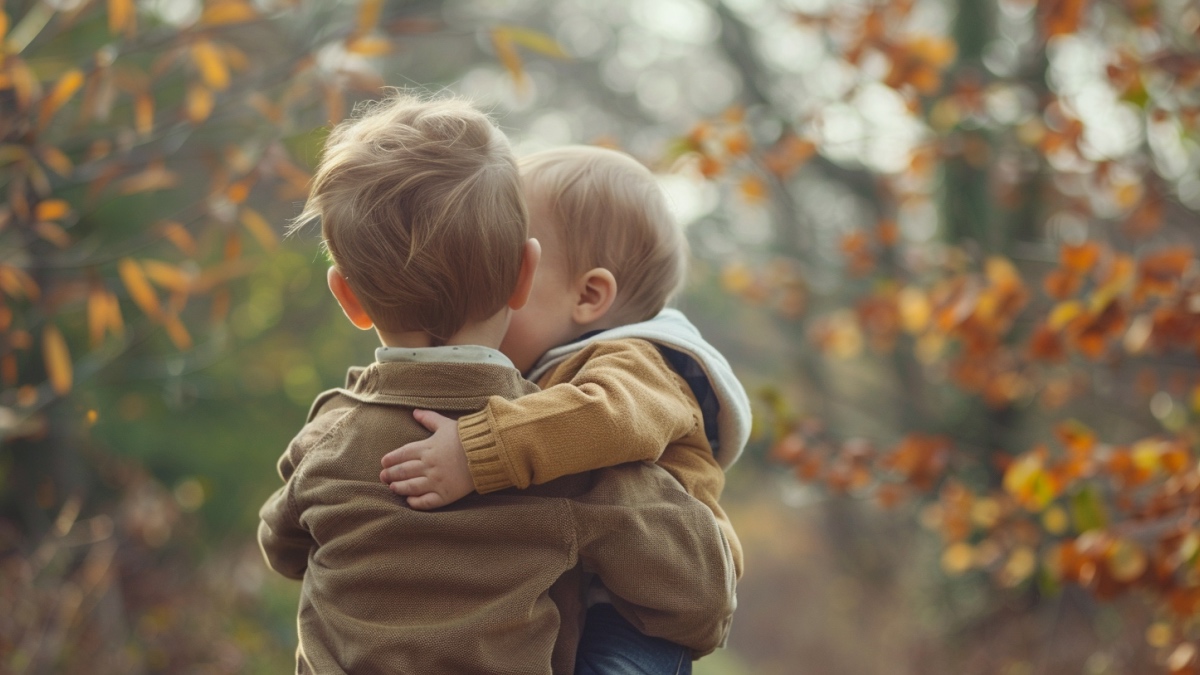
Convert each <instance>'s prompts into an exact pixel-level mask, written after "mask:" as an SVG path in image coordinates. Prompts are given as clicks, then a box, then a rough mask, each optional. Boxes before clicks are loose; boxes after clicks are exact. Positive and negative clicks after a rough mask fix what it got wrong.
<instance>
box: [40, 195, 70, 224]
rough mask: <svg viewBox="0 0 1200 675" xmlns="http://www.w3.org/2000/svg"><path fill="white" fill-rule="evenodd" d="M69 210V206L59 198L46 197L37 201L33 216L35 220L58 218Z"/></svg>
mask: <svg viewBox="0 0 1200 675" xmlns="http://www.w3.org/2000/svg"><path fill="white" fill-rule="evenodd" d="M70 212H71V206H70V205H69V204H67V202H65V201H63V200H61V199H47V200H46V201H44V202H38V205H37V207H35V208H34V209H33V217H34V218H35V219H37V220H58V219H60V218H62V217H63V216H65V215H67V214H68V213H70Z"/></svg>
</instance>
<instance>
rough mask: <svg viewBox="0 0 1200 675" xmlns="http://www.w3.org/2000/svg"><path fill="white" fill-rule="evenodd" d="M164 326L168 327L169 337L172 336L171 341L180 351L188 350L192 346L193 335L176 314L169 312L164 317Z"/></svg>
mask: <svg viewBox="0 0 1200 675" xmlns="http://www.w3.org/2000/svg"><path fill="white" fill-rule="evenodd" d="M163 327H164V328H166V329H167V337H169V338H171V342H173V343H174V344H175V347H176V348H177V349H179V350H180V351H186V350H188V349H191V348H192V336H191V335H189V334H188V331H187V328H185V327H184V325H183V322H182V321H180V320H179V317H177V316H175V315H174V314H168V315H166V316H164V317H163Z"/></svg>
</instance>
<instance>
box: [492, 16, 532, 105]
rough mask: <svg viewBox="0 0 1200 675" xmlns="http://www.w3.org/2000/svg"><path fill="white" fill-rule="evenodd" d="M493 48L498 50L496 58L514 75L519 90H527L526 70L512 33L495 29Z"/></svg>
mask: <svg viewBox="0 0 1200 675" xmlns="http://www.w3.org/2000/svg"><path fill="white" fill-rule="evenodd" d="M492 46H493V47H495V49H496V58H498V59H500V63H502V64H503V65H504V67H505V68H506V69H508V72H509V74H510V75H512V78H513V82H515V83H516V85H517V89H519V90H523V89H524V88H525V69H524V68H523V67H522V66H521V55H520V54H518V53H517V48H516V45H514V44H513V39H512V32H511V31H509V30H508V29H507V28H504V27H497V28H493V29H492Z"/></svg>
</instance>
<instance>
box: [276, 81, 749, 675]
mask: <svg viewBox="0 0 1200 675" xmlns="http://www.w3.org/2000/svg"><path fill="white" fill-rule="evenodd" d="M314 218H319V219H320V220H321V224H322V233H323V236H324V239H325V242H326V244H327V246H328V248H329V253H330V255H331V257H332V258H333V262H334V266H333V267H332V268H331V269H330V270H329V286H330V290H331V291H332V292H333V295H334V296H335V297H336V299H337V301H338V302H339V304H340V305H341V307H342V309H343V310H344V312H345V314H346V316H347V318H348V319H349V320H350V321H351V322H352V323H354V325H355V326H357V327H359V328H361V329H364V330H369V329H374V330H375V331H376V332H377V333H378V335H379V338H380V340H381V342H382V343H383V345H384V346H383V347H381V348H379V349H378V350H376V354H375V357H376V359H375V363H373V364H372V365H370V366H368V367H367V368H365V369H353V370H352V371H351V373H350V375H349V377H348V379H347V385H346V387H345V388H344V389H338V390H333V391H329V392H325V393H324V394H321V395H320V396H319V397H318V398H317V400H316V401H315V402H314V403H313V407H312V410H311V412H310V413H309V417H308V423H307V424H306V425H305V426H304V428H303V429H301V431H300V433H299V434H298V435H297V436H296V438H295V439H294V440H293V441H292V443H291V444H290V445H289V447H288V449H287V451H286V452H285V453H284V454H283V456H282V457H281V458H280V461H279V472H280V475H281V477H282V478H283V480H284V486H283V487H282V488H280V489H279V490H278V491H277V492H276V493H275V494H274V495H273V496H272V497H271V498H270V499H269V500H268V501H267V503H266V504H265V505H264V506H263V508H262V511H261V513H260V515H261V522H260V526H259V542H260V545H261V547H262V550H263V553H264V556H265V558H266V560H267V562H268V564H269V565H270V566H271V567H272V568H273V569H275V570H276V571H278V572H280V573H281V574H284V575H285V576H288V577H291V578H296V579H302V580H303V587H302V590H301V599H300V608H299V617H298V631H299V638H300V645H299V648H298V650H297V672H300V673H349V672H352V673H377V672H378V673H383V672H404V673H410V672H411V673H434V672H447V673H448V672H455V673H472V672H480V673H484V672H486V673H552V672H553V673H567V672H570V671H571V669H572V667H573V660H574V654H575V649H576V643H577V641H578V637H579V630H580V624H581V622H582V615H583V611H584V609H583V606H582V602H581V598H582V595H583V592H584V588H585V586H586V585H587V584H588V581H589V579H590V578H591V575H597V576H598V577H599V578H600V579H602V580H603V583H604V584H605V586H606V587H607V588H608V589H609V590H611V591H612V593H613V595H614V602H615V603H617V604H618V606H620V607H621V608H622V611H624V612H628V613H629V614H630V615H632V616H637V617H640V619H639V620H644V621H645V622H647V623H648V624H649V625H651V626H653V628H652V629H651V630H654V631H659V630H662V631H668V632H670V633H672V636H671V638H670V639H673V640H676V641H679V642H681V643H683V644H689V645H690V646H691V647H692V648H693V649H702V650H704V649H712V648H713V647H714V646H716V645H717V644H719V643H720V642H721V641H722V640H723V639H724V635H725V631H726V629H727V626H728V620H729V615H730V613H731V612H732V606H731V603H732V579H733V569H732V560H731V557H730V551H729V548H728V545H727V544H726V543H725V542H724V538H723V536H722V534H721V532H720V530H719V528H718V526H717V524H716V522H715V521H714V520H713V518H712V515H711V514H710V513H709V512H708V510H707V509H706V508H705V507H704V506H703V505H702V504H700V503H699V502H697V501H696V500H694V499H692V498H690V497H688V495H687V494H686V493H685V492H684V491H683V490H682V489H681V488H680V487H679V485H678V483H677V482H676V481H675V480H674V479H672V478H671V477H670V475H669V474H667V473H666V472H665V471H662V470H661V469H659V468H658V467H655V466H653V465H651V464H640V465H628V466H625V467H619V468H617V469H606V470H603V471H596V472H592V473H590V474H586V475H580V476H572V477H569V478H567V479H563V480H556V481H551V482H549V483H546V484H544V485H542V486H539V487H538V488H537V489H536V490H527V491H522V492H520V493H516V492H513V491H509V492H507V493H500V494H494V495H487V496H480V495H473V496H470V497H467V498H466V499H463V500H462V501H461V502H459V503H458V504H456V505H455V506H454V507H453V508H449V509H443V510H441V511H438V512H435V513H427V512H421V511H417V510H414V509H412V508H410V507H409V506H408V505H407V504H405V503H404V500H403V499H402V498H399V497H397V496H396V495H394V494H392V493H391V492H390V491H389V490H388V488H387V487H386V486H384V485H381V484H380V483H379V482H378V469H379V463H380V458H381V457H382V455H383V454H384V453H385V452H386V451H387V450H389V449H391V448H394V447H396V446H397V445H403V444H406V443H409V442H411V441H414V440H416V439H418V438H421V437H423V436H425V435H426V432H425V430H424V429H422V428H421V427H420V426H419V425H417V424H416V423H415V422H414V421H413V418H412V415H413V411H414V410H415V409H416V408H423V409H431V410H437V411H439V412H440V413H441V414H443V415H447V416H450V417H455V416H458V415H462V414H465V413H469V412H473V411H476V410H478V409H480V408H481V407H483V405H484V404H486V403H487V402H488V401H489V400H491V398H497V397H498V398H502V399H506V400H507V399H513V398H516V397H518V396H521V395H523V394H528V393H531V392H533V391H536V388H535V387H533V386H532V385H530V384H528V383H527V382H525V381H524V380H522V379H521V377H520V373H519V371H517V370H516V369H515V368H513V367H512V364H511V362H510V361H509V360H508V359H507V358H506V357H504V355H503V354H501V353H500V352H499V351H497V350H496V349H495V347H497V346H498V345H499V344H500V341H501V339H502V337H503V335H504V333H505V332H506V331H507V329H508V326H509V323H510V321H511V318H512V316H513V313H514V312H515V311H516V310H518V309H520V308H521V307H522V306H524V305H525V303H526V302H527V300H528V297H529V293H530V290H531V287H532V283H533V278H534V270H535V269H536V267H537V263H538V259H539V247H538V244H537V242H536V241H535V240H531V239H527V230H526V227H527V225H526V221H527V218H526V211H525V206H524V204H523V201H522V198H521V194H520V189H519V179H518V174H517V169H516V165H515V162H514V160H513V158H512V155H511V151H510V149H509V147H508V143H507V141H506V140H505V139H504V137H503V135H502V134H501V133H499V131H498V130H497V129H496V128H495V127H494V126H493V125H492V123H491V122H490V120H488V119H487V117H486V116H484V115H482V114H480V113H479V112H477V111H475V110H474V109H472V108H471V107H470V106H468V105H466V104H465V103H462V102H460V101H453V100H440V101H422V100H418V99H414V98H410V97H405V96H395V97H393V98H392V99H390V100H388V101H385V102H383V103H380V104H378V105H376V106H374V107H372V108H370V109H368V110H367V111H366V112H365V113H364V114H363V115H362V116H360V117H359V118H358V119H355V120H352V121H349V122H346V123H343V124H342V125H340V126H338V127H337V128H336V129H335V130H334V131H333V133H332V134H331V135H330V137H329V140H328V142H327V145H326V149H325V155H324V157H323V158H322V161H321V165H320V167H319V168H318V171H317V173H316V175H315V176H314V179H313V186H312V191H311V194H310V197H309V201H308V204H307V206H306V208H305V211H304V213H303V214H302V215H301V217H300V219H299V223H301V224H302V223H304V222H307V221H309V220H312V219H314ZM647 574H649V575H651V577H652V578H656V579H657V580H658V581H657V584H661V585H662V586H663V587H667V586H669V583H670V580H671V579H674V578H678V577H681V576H687V577H689V578H691V576H692V575H697V578H698V579H699V586H698V587H697V589H696V590H697V593H695V594H690V595H688V596H681V595H679V594H675V593H669V592H664V591H663V590H662V588H659V589H657V590H656V589H654V588H652V587H650V586H644V585H643V584H642V581H643V580H644V579H645V577H646V575H647Z"/></svg>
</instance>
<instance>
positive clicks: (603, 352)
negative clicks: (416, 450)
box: [458, 339, 742, 578]
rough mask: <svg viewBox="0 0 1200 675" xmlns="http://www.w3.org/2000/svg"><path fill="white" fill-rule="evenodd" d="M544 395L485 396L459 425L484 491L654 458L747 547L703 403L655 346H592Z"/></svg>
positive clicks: (736, 553)
mask: <svg viewBox="0 0 1200 675" xmlns="http://www.w3.org/2000/svg"><path fill="white" fill-rule="evenodd" d="M538 385H539V386H540V387H542V391H540V392H537V393H534V394H529V395H527V396H522V397H520V398H517V399H513V400H509V399H506V398H503V397H500V396H493V397H491V398H489V399H488V403H487V406H485V407H484V408H483V409H482V410H480V411H479V412H477V413H474V414H470V415H465V416H463V417H462V418H460V419H459V427H458V433H459V438H460V439H461V440H462V444H463V448H464V449H465V450H466V452H467V463H468V465H469V466H470V469H471V476H472V478H473V479H474V481H475V488H476V490H478V491H479V492H480V493H481V494H486V493H488V492H494V491H496V490H502V489H504V488H509V487H518V488H526V487H529V486H530V485H541V484H543V483H546V482H548V481H552V480H554V479H556V478H560V477H562V476H569V475H572V474H577V473H583V472H586V471H591V470H593V469H599V468H603V467H609V466H616V465H618V464H622V463H624V462H636V461H642V460H647V461H652V462H655V463H657V464H658V465H659V466H661V467H662V468H664V469H666V470H667V472H669V473H670V474H671V475H672V476H674V477H675V479H676V480H678V481H679V483H680V484H681V485H683V488H684V489H685V490H686V491H687V492H688V494H690V495H692V496H693V497H695V498H696V499H697V500H699V501H700V502H702V503H703V504H704V505H705V506H707V507H708V508H709V509H711V510H712V512H713V515H714V516H715V517H716V519H717V523H718V524H719V525H720V527H721V530H722V531H723V532H724V534H725V537H726V539H727V540H728V541H729V546H730V548H731V549H732V551H733V557H734V563H735V566H736V570H737V576H738V578H741V574H742V546H741V543H740V542H739V541H738V538H737V535H736V534H735V533H734V531H733V525H732V524H731V523H730V522H729V517H728V516H727V515H726V514H725V511H724V509H722V508H721V505H720V504H719V503H718V500H719V499H720V497H721V491H722V490H723V489H724V487H725V472H724V471H723V470H722V469H721V466H720V465H719V464H718V463H717V461H716V459H715V458H714V457H713V451H712V446H711V445H709V442H708V440H707V439H706V438H705V434H704V423H703V420H702V419H701V412H700V405H699V403H697V401H696V397H695V396H694V395H693V394H692V391H691V389H690V388H689V387H688V385H687V383H686V382H685V381H684V380H683V378H682V377H680V376H679V374H678V373H676V372H675V371H674V370H673V369H672V368H671V367H670V366H669V365H668V364H667V362H666V361H665V360H664V359H663V357H662V354H661V353H660V352H659V350H658V348H657V347H656V346H655V345H654V344H652V343H650V342H648V341H646V340H640V339H625V340H612V341H603V342H595V343H592V344H589V345H587V346H586V347H584V348H583V349H581V350H580V351H579V352H577V353H576V354H574V355H572V356H571V357H569V358H567V359H566V360H564V361H563V362H562V363H561V364H559V365H558V366H557V367H555V368H553V369H552V370H550V371H548V372H547V373H546V374H545V375H544V376H543V377H542V379H541V380H540V381H539V382H538Z"/></svg>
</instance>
